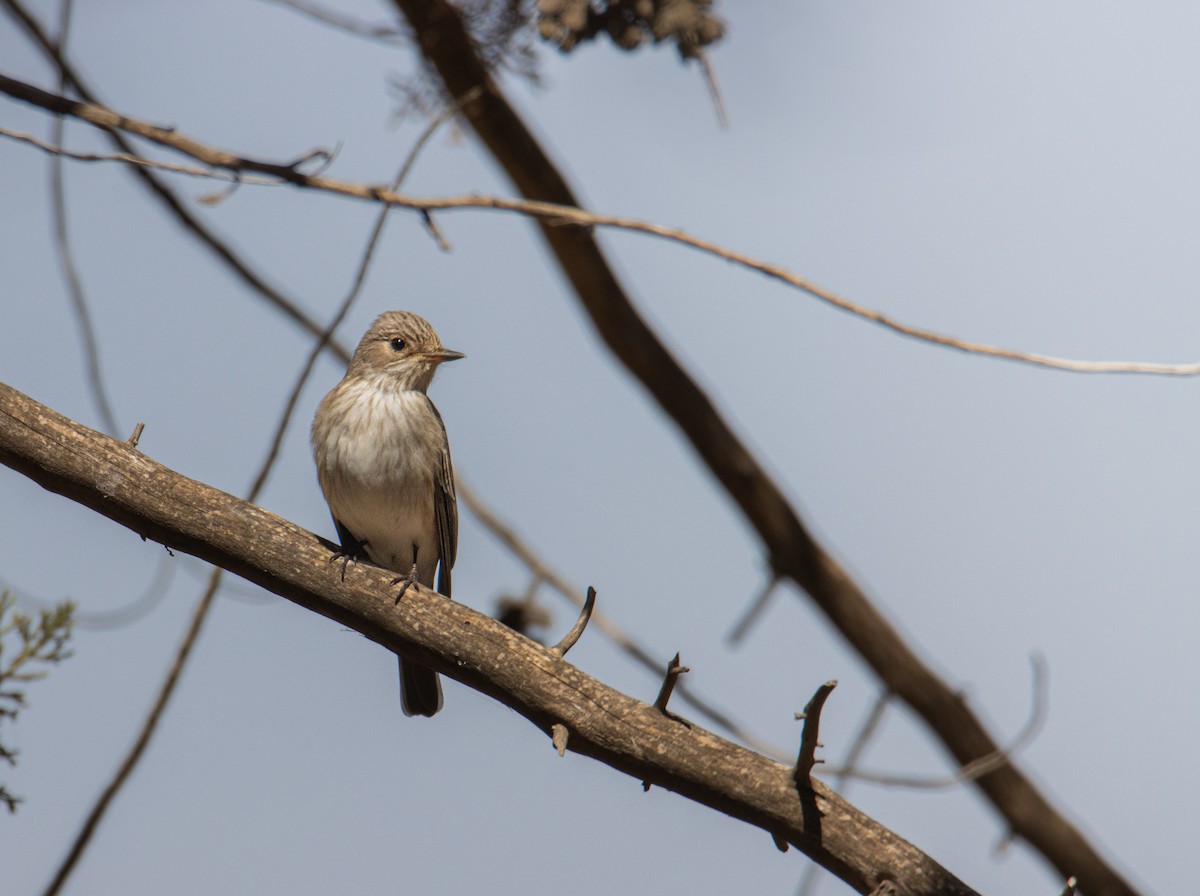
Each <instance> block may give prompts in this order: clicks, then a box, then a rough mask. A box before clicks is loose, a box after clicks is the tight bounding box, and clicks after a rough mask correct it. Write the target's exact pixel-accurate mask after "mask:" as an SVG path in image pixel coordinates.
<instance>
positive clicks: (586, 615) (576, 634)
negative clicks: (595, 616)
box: [550, 585, 596, 656]
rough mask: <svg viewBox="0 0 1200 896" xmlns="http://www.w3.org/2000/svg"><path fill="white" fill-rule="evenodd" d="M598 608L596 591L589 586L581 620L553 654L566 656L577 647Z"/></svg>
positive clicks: (576, 621)
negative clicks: (577, 642)
mask: <svg viewBox="0 0 1200 896" xmlns="http://www.w3.org/2000/svg"><path fill="white" fill-rule="evenodd" d="M595 606H596V589H595V588H593V587H592V586H591V585H589V586H588V590H587V600H585V601H584V602H583V609H582V610H580V611H579V618H578V619H576V620H575V624H574V625H572V626H571V630H570V631H569V632H567V634H566V636H565V637H564V638H563V639H562V640H561V641H559V642H558V643H557V644H555V645H554V646H553V647H551V648H550V650H551V652H552V653H556V654H558V655H559V656H566V655H567V651H568V650H570V649H571V648H572V647H574V646H575V642H576V641H578V640H579V638H580V637H581V636H582V635H583V630H584V629H585V628H587V624H588V620H589V619H591V618H592V609H593V608H594V607H595Z"/></svg>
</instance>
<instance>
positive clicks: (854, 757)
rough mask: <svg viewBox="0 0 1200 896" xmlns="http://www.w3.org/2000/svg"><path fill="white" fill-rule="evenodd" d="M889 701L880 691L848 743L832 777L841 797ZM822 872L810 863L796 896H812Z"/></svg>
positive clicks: (822, 870) (817, 866) (802, 876)
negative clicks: (847, 747)
mask: <svg viewBox="0 0 1200 896" xmlns="http://www.w3.org/2000/svg"><path fill="white" fill-rule="evenodd" d="M891 699H892V697H891V694H889V693H888V692H887V691H880V693H879V696H877V697H876V698H875V701H874V702H873V703H872V704H871V708H870V710H868V712H867V715H866V717H865V718H864V720H863V722H862V724H861V725H860V726H859V728H858V731H857V732H856V733H855V735H854V737H853V738H852V739H851V741H850V748H849V749H848V750H847V751H846V758H845V760H844V761H843V763H842V769H841V770H840V771H839V772H838V774H836V775H835V776H834V784H833V789H834V790H835V791H836V792H838V793H840V794H842V795H843V796H845V787H846V783H847V776H848V775H849V774H850V773H852V772H853V771H854V770H855V769H856V768H858V763H859V760H861V759H862V755H863V752H864V751H865V750H866V748H867V745H868V744H869V743H870V742H871V739H872V738H873V737H874V736H875V732H876V731H877V730H879V724H880V722H882V721H883V714H884V713H885V712H886V711H887V707H888V704H889V703H890V702H891ZM826 769H828V766H826ZM823 872H824V869H823V868H821V866H820V865H818V864H816V863H815V862H814V863H810V864H809V865H808V867H807V868H805V869H804V874H802V875H801V877H800V886H799V887H797V888H796V896H812V894H813V893H815V892H816V890H817V886H818V885H819V884H820V882H821V879H822V878H823V876H824V873H823Z"/></svg>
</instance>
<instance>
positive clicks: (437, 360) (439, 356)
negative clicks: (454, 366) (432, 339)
mask: <svg viewBox="0 0 1200 896" xmlns="http://www.w3.org/2000/svg"><path fill="white" fill-rule="evenodd" d="M421 357H422V358H424V359H425V360H426V361H432V362H433V363H434V364H441V363H442V362H443V361H457V360H458V359H459V358H465V357H466V355H464V354H463V353H462V352H452V351H450V349H448V348H443V349H439V350H438V351H436V352H421Z"/></svg>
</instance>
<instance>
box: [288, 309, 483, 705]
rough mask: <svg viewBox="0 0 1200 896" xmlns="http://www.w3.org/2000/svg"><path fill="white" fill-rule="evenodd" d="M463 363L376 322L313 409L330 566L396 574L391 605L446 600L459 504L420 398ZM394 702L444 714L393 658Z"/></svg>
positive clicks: (438, 344) (427, 404) (435, 689)
mask: <svg viewBox="0 0 1200 896" xmlns="http://www.w3.org/2000/svg"><path fill="white" fill-rule="evenodd" d="M463 357H465V356H464V355H463V353H462V352H456V351H451V350H449V349H447V348H445V347H444V346H443V345H442V341H441V339H439V338H438V335H437V333H436V331H434V329H433V327H432V326H430V324H429V322H428V321H426V320H425V319H424V318H422V317H419V316H418V315H416V314H413V313H412V312H410V311H387V312H384V313H383V314H381V315H379V317H377V318H376V319H375V322H374V323H373V324H371V327H370V329H368V330H367V332H366V333H365V334H364V335H363V337H362V340H361V341H360V342H359V343H358V348H356V349H355V351H354V356H353V357H352V358H351V359H350V363H349V365H348V366H347V368H346V375H345V377H343V379H342V380H341V382H339V383H338V384H337V385H336V386H334V388H333V389H332V390H331V391H330V392H329V394H328V395H326V396H325V398H324V399H322V401H321V403H320V404H319V405H318V406H317V412H316V415H315V416H314V417H313V424H312V449H313V458H314V459H315V461H316V465H317V479H318V481H319V482H320V485H321V491H322V493H323V494H324V496H325V502H326V503H327V504H328V505H329V510H330V513H331V514H332V515H333V524H334V527H335V528H336V529H337V534H338V538H339V540H340V542H341V550H340V551H339V552H338V553H336V554H335V555H334V557H333V558H331V559H338V558H341V559H342V573H343V575H345V569H346V564H347V563H348V562H353V561H359V560H362V559H367V560H369V561H370V562H372V563H375V564H376V565H378V566H382V567H384V568H385V569H389V570H393V571H395V572H397V573H402V574H404V575H403V577H402V578H398V579H396V580H395V582H394V583H393V584H397V583H401V582H402V583H403V584H402V585H401V587H400V592H399V594H398V595H397V597H396V600H397V601H399V600H400V598H401V597H403V595H404V593H405V592H406V591H407V590H408V589H409V587H411V586H412V585H414V584H418V583H419V584H420V585H421V586H422V587H425V588H433V587H434V572H435V570H436V571H437V591H438V592H439V593H440V594H442V595H444V596H445V597H450V571H451V569H452V568H453V566H454V561H455V557H456V555H457V553H458V504H457V500H456V497H455V493H454V469H453V466H452V464H451V461H450V442H449V439H448V438H447V436H446V426H445V424H444V423H443V422H442V415H441V414H439V413H438V410H437V408H436V407H435V406H434V404H433V402H432V401H431V400H430V398H429V396H428V395H427V394H426V393H427V390H428V389H429V385H430V383H431V382H432V381H433V377H434V374H435V373H436V372H437V370H438V367H439V366H440V365H442V364H443V363H445V362H446V361H455V360H458V359H459V358H463ZM400 699H401V707H402V708H403V710H404V714H405V715H407V716H432V715H434V714H435V713H436V712H437V711H438V710H440V709H441V708H442V687H441V683H440V681H439V680H438V675H437V673H436V672H434V671H433V670H432V669H429V668H428V667H426V666H422V665H420V664H418V663H414V662H412V661H411V660H409V659H407V658H405V657H404V656H401V657H400Z"/></svg>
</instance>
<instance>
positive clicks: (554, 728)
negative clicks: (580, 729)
mask: <svg viewBox="0 0 1200 896" xmlns="http://www.w3.org/2000/svg"><path fill="white" fill-rule="evenodd" d="M570 736H571V732H570V731H568V730H567V726H566V725H564V724H562V723H561V722H555V723H554V724H553V725H551V726H550V740H552V741H553V742H554V749H556V750H558V755H559V756H565V755H567V738H568V737H570Z"/></svg>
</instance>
